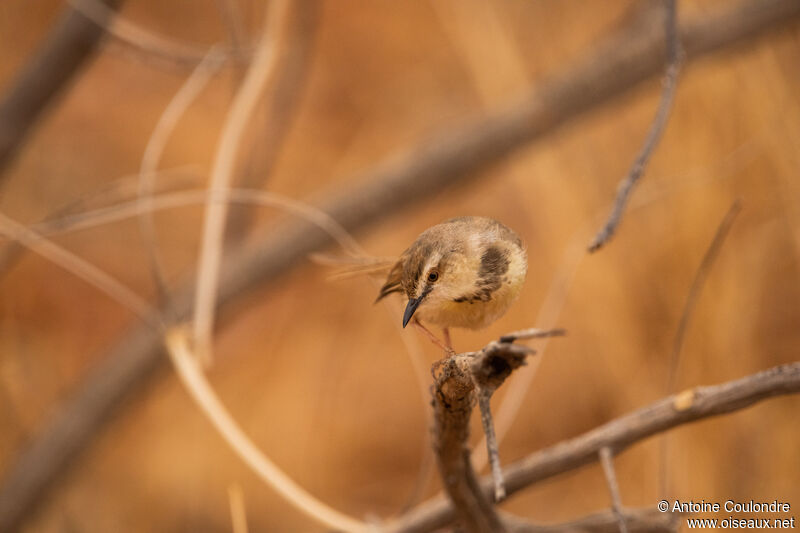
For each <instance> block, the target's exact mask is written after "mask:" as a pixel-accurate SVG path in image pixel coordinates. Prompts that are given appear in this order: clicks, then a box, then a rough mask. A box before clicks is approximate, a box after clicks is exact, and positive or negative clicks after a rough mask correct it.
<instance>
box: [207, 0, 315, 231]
mask: <svg viewBox="0 0 800 533" xmlns="http://www.w3.org/2000/svg"><path fill="white" fill-rule="evenodd" d="M219 1H225V2H227V3H230V4H231V9H234V7H233V5H234V4H236V2H234V1H233V0H219ZM288 9H289V12H288V13H287V14H286V15H285V17H284V19H285V23H284V26H285V29H284V36H283V37H282V38H281V39H280V40H279V41H275V42H274V46H275V47H276V50H275V56H276V59H275V61H276V64H275V66H274V67H273V68H274V75H273V77H272V78H273V80H274V81H273V82H272V83H270V84H269V85H268V86H267V87H266V88H265V91H264V93H263V96H262V97H261V101H262V103H261V104H260V105H259V106H258V109H257V110H255V111H256V116H255V117H253V119H252V121H253V122H254V123H255V124H256V126H255V127H254V128H253V130H254V131H255V132H256V133H257V136H256V137H255V139H253V140H251V141H250V143H249V149H248V157H247V158H246V159H245V162H244V164H242V165H241V168H242V170H241V172H240V173H239V174H240V175H239V176H237V179H238V180H239V183H240V185H241V186H242V187H247V188H254V189H256V188H263V187H264V183H265V182H266V180H267V179H268V178H269V177H270V176H271V175H272V169H273V168H274V167H275V164H276V163H277V161H278V157H279V155H280V154H281V149H282V148H283V146H284V143H285V142H286V140H287V138H288V136H289V133H290V131H291V127H292V125H293V124H294V120H295V117H296V116H297V110H298V107H299V104H300V102H301V101H302V98H303V95H304V88H305V86H306V83H305V82H306V79H307V78H308V74H309V72H310V70H311V63H312V59H313V52H314V44H315V39H316V35H317V33H318V32H317V31H316V27H317V24H318V21H319V18H320V13H319V12H320V11H321V4H320V2H318V1H317V0H293V1H292V2H291V3H290V5H289V7H288ZM252 215H253V213H252V212H251V211H247V210H237V211H233V212H231V213H230V214H229V215H228V222H227V226H226V229H227V231H226V237H225V239H226V240H225V242H226V244H228V245H230V244H233V243H235V242H236V241H238V240H240V239H242V238H243V237H244V236H246V235H247V233H248V230H249V229H250V227H251V226H252V222H253V216H252Z"/></svg>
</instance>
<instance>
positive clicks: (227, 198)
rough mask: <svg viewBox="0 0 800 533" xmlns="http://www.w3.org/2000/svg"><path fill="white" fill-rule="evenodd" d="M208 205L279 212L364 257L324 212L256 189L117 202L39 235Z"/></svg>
mask: <svg viewBox="0 0 800 533" xmlns="http://www.w3.org/2000/svg"><path fill="white" fill-rule="evenodd" d="M208 203H229V204H241V205H255V206H262V207H274V208H276V209H281V210H283V211H285V212H287V213H289V214H291V215H294V216H296V217H298V218H301V219H303V220H305V221H306V222H308V223H310V224H312V225H314V226H316V227H317V228H319V229H320V231H323V232H325V234H326V235H328V237H330V239H331V240H332V241H334V242H336V243H337V244H339V245H340V246H341V247H342V248H343V249H344V250H345V251H346V252H347V253H350V254H353V255H363V254H364V249H363V248H361V246H360V245H359V244H358V242H357V241H356V240H355V239H354V238H353V236H352V235H350V233H349V232H348V231H347V230H346V229H345V228H343V227H342V225H341V224H339V223H338V222H337V221H336V220H335V219H333V218H332V217H331V216H330V215H328V214H327V213H325V212H324V211H320V210H319V209H317V208H315V207H312V206H310V205H308V204H306V203H304V202H300V201H298V200H295V199H294V198H289V197H288V196H284V195H282V194H279V193H274V192H269V191H262V190H260V189H241V188H234V189H229V190H223V191H216V190H209V189H187V190H182V191H171V192H165V193H160V194H157V195H154V196H151V197H149V198H146V199H143V200H130V201H127V202H120V203H117V204H112V205H108V206H105V207H101V208H98V209H92V210H89V211H84V212H81V213H73V214H70V215H66V216H63V217H61V218H58V219H53V220H51V221H48V222H47V223H45V224H43V225H42V233H43V234H45V235H56V234H58V235H60V234H64V233H68V232H70V231H77V230H83V229H88V228H95V227H98V226H102V225H104V224H110V223H112V222H119V221H121V220H125V219H127V218H132V217H135V216H138V215H141V214H142V213H147V212H154V211H160V210H164V209H175V208H178V207H185V206H190V205H197V204H208ZM34 229H36V230H39V229H40V226H39V225H36V226H34Z"/></svg>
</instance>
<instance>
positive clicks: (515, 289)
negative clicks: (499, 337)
mask: <svg viewBox="0 0 800 533" xmlns="http://www.w3.org/2000/svg"><path fill="white" fill-rule="evenodd" d="M527 269H528V260H527V255H526V253H525V247H524V245H523V244H522V241H521V240H520V238H519V237H518V236H517V234H516V233H514V232H513V231H512V230H510V229H509V228H507V227H506V226H504V225H503V224H501V223H500V222H498V221H496V220H494V219H491V218H487V217H474V216H468V217H459V218H454V219H451V220H448V221H446V222H443V223H441V224H437V225H436V226H433V227H431V228H428V229H427V230H425V231H424V232H422V234H421V235H420V236H419V237H417V240H416V241H414V243H413V244H412V245H411V246H410V247H409V248H408V249H407V250H406V251H405V252H403V254H402V255H401V256H400V259H398V260H397V262H396V263H395V264H394V266H392V268H391V270H390V271H389V275H388V277H387V279H386V283H385V284H384V285H383V287H382V288H381V290H380V293H379V294H378V298H377V300H380V299H382V298H384V297H386V296H387V295H389V294H391V293H393V292H399V293H405V295H406V296H407V297H408V304H407V305H406V309H405V313H403V327H406V325H408V323H409V321H410V320H411V318H412V317H414V318H415V319H420V320H422V321H425V322H429V323H432V324H436V325H438V326H440V327H442V328H443V330H444V335H445V341H446V346H447V347H448V348H451V346H450V342H449V328H451V327H456V328H468V329H481V328H484V327H486V326H488V325H489V324H491V323H492V322H494V321H495V320H497V319H498V318H500V317H501V316H502V315H503V314H504V313H505V312H506V311H507V310H508V308H509V306H511V304H512V303H513V302H514V300H516V298H517V296H518V295H519V292H520V289H522V284H523V282H524V281H525V273H526V271H527ZM377 300H376V301H377ZM417 324H418V323H417ZM423 329H424V328H423ZM426 331H427V330H426ZM428 333H429V332H428ZM429 334H430V333H429ZM431 336H432V334H431Z"/></svg>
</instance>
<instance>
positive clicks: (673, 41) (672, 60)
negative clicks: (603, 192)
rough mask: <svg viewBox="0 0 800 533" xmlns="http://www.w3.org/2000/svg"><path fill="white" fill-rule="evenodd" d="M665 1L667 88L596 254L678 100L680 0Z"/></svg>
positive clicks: (597, 242) (597, 241)
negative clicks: (673, 101) (674, 102)
mask: <svg viewBox="0 0 800 533" xmlns="http://www.w3.org/2000/svg"><path fill="white" fill-rule="evenodd" d="M662 1H663V2H664V10H665V16H664V36H665V40H666V42H667V70H666V73H665V75H664V87H663V89H662V90H661V102H660V103H659V104H658V111H657V112H656V117H655V119H654V120H653V125H652V126H650V132H649V133H648V134H647V138H646V139H645V141H644V146H642V149H641V151H640V152H639V155H638V156H637V157H636V160H635V161H634V162H633V166H632V167H631V169H630V170H629V171H628V175H627V176H626V177H625V179H624V180H622V182H620V184H619V187H618V188H617V197H616V199H615V200H614V207H613V209H612V210H611V214H610V215H609V217H608V220H607V221H606V224H605V226H603V228H602V229H601V230H600V232H599V233H598V234H597V236H596V237H595V238H594V241H592V243H591V244H590V245H589V251H590V252H596V251H597V250H599V249H600V248H601V247H602V246H603V245H604V244H605V243H607V242H608V241H609V239H611V237H612V236H613V235H614V232H615V231H616V229H617V226H618V225H619V222H620V220H621V218H622V212H623V211H624V210H625V205H626V204H627V203H628V197H629V196H630V194H631V191H632V190H633V187H634V186H635V185H636V183H637V182H638V181H639V179H640V178H641V177H642V174H643V173H644V169H645V166H646V165H647V161H648V160H649V159H650V156H651V155H652V154H653V150H654V149H655V147H656V145H657V144H658V141H659V139H660V138H661V134H662V133H663V132H664V127H665V126H666V125H667V118H668V117H669V112H670V109H672V100H673V99H674V97H675V87H676V86H677V84H678V71H679V70H680V41H679V36H678V13H677V11H678V8H677V3H678V2H677V0H662Z"/></svg>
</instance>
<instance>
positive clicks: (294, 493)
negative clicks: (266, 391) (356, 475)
mask: <svg viewBox="0 0 800 533" xmlns="http://www.w3.org/2000/svg"><path fill="white" fill-rule="evenodd" d="M166 345H167V351H168V353H169V355H170V359H171V360H172V364H173V365H174V367H175V371H176V372H177V373H178V376H179V377H180V379H181V382H182V383H183V385H184V386H185V387H186V389H187V391H188V392H189V394H190V395H191V397H192V399H193V400H194V402H195V404H196V405H197V406H198V407H199V408H200V410H201V411H202V413H203V414H204V415H205V416H206V417H207V418H208V420H209V421H210V422H211V424H212V425H213V426H214V428H215V429H216V430H217V431H218V432H219V434H220V435H221V436H222V438H224V439H225V441H226V442H227V443H228V445H229V446H230V447H231V448H233V450H234V451H235V452H236V454H237V455H238V456H239V457H240V458H241V459H242V460H243V461H244V462H245V463H247V466H249V467H250V468H251V469H252V470H253V471H254V472H255V473H256V474H258V476H259V477H260V478H261V479H262V480H263V481H264V482H265V483H267V484H268V485H270V486H271V487H272V488H273V489H275V491H276V492H278V494H280V495H281V496H282V497H284V498H285V499H286V500H287V501H288V502H289V503H290V504H291V505H293V506H294V507H295V508H296V509H298V510H299V511H301V512H303V513H304V514H305V515H306V516H308V517H310V518H311V519H312V520H314V521H316V522H318V523H320V524H322V525H324V526H326V527H330V528H333V529H335V530H337V531H347V532H361V531H366V530H367V529H368V525H367V524H366V523H364V522H361V521H359V520H357V519H355V518H352V517H350V516H347V515H345V514H342V513H340V512H339V511H337V510H335V509H332V508H330V507H328V506H327V505H326V504H325V503H323V502H321V501H320V500H318V499H316V498H315V497H314V496H312V495H311V494H309V493H308V492H306V490H305V489H303V488H302V487H301V486H300V485H298V484H297V483H295V482H294V480H292V479H291V478H290V477H289V476H287V475H286V474H285V473H284V472H283V471H282V470H281V469H280V468H278V467H277V466H276V465H275V464H274V463H273V462H272V461H270V460H269V458H268V457H267V456H265V455H264V454H263V453H262V452H261V450H259V449H258V447H257V446H256V445H255V444H254V443H253V441H251V440H250V438H249V437H248V436H247V435H245V433H244V431H242V429H241V428H240V427H239V425H238V424H237V423H236V421H235V420H234V419H233V417H232V416H231V415H230V413H228V411H227V410H226V409H225V407H224V406H223V405H222V403H221V402H220V401H219V398H218V397H217V395H216V394H215V393H214V390H213V389H212V388H211V385H209V383H208V381H207V380H206V377H205V375H204V374H203V371H202V370H201V368H200V366H199V365H198V361H197V357H195V355H194V354H192V353H191V352H190V350H189V347H188V339H187V332H186V331H184V330H182V329H179V328H174V329H171V330H169V331H168V332H167V336H166Z"/></svg>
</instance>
